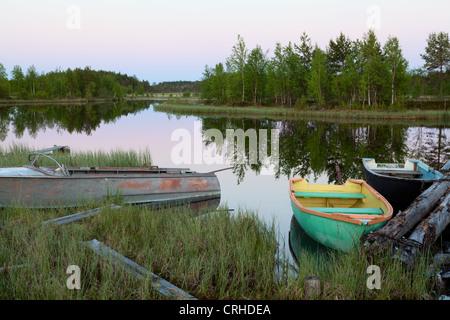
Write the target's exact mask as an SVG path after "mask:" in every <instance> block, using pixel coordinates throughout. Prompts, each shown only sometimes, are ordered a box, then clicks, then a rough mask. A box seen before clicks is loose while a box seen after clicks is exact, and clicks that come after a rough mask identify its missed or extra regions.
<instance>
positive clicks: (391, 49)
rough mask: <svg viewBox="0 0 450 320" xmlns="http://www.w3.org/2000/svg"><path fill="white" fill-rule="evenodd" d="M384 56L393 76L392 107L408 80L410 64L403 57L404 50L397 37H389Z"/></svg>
mask: <svg viewBox="0 0 450 320" xmlns="http://www.w3.org/2000/svg"><path fill="white" fill-rule="evenodd" d="M383 55H384V61H385V64H386V66H387V68H388V70H389V72H390V74H391V105H393V104H394V102H395V100H396V93H397V91H398V89H399V87H400V86H401V82H404V80H405V78H406V68H407V67H408V62H407V61H406V59H405V58H404V57H403V54H402V49H401V48H400V44H399V41H398V39H397V38H396V37H391V36H389V37H388V40H387V41H386V43H385V45H384V47H383Z"/></svg>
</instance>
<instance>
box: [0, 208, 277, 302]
mask: <svg viewBox="0 0 450 320" xmlns="http://www.w3.org/2000/svg"><path fill="white" fill-rule="evenodd" d="M3 210H4V211H5V210H6V209H3ZM15 210H18V211H19V212H18V213H16V214H12V215H7V216H6V217H5V216H4V215H2V217H3V219H2V220H3V221H2V223H3V225H4V228H3V229H2V230H1V231H0V265H1V266H3V267H5V266H12V265H22V264H24V265H27V266H28V267H24V268H19V269H11V270H8V271H6V272H3V274H2V273H0V298H1V299H161V298H164V297H161V296H159V295H158V294H156V293H155V292H154V291H153V290H152V288H151V286H150V282H149V281H138V280H137V279H135V278H134V277H133V276H131V275H129V274H127V273H125V272H124V271H122V270H121V269H120V268H118V267H115V266H112V265H110V264H109V263H108V262H107V261H105V260H102V259H101V258H99V257H98V256H96V255H95V254H93V253H92V252H91V251H90V250H89V249H87V248H86V247H84V246H82V245H81V244H80V243H81V241H86V240H90V239H94V238H95V239H99V240H100V241H101V242H103V243H104V244H106V245H107V246H109V247H110V248H112V249H114V250H115V251H117V252H120V253H121V254H122V255H124V256H126V257H127V258H129V259H131V260H133V261H135V262H136V263H138V264H140V265H141V266H143V267H145V268H146V269H148V270H151V271H152V272H153V273H156V274H158V275H159V276H161V277H163V278H164V279H166V280H168V281H169V282H171V283H173V284H175V285H177V286H179V287H181V288H182V289H183V290H185V291H187V292H189V293H190V294H192V295H194V296H196V297H197V298H201V299H211V298H213V299H239V298H240V299H243V298H254V297H256V296H258V297H261V298H270V297H271V296H272V295H273V294H274V293H275V292H276V288H277V284H276V282H275V281H274V279H273V278H272V277H270V275H271V274H274V273H275V270H274V268H276V267H277V257H276V256H277V255H276V252H277V248H278V244H277V241H276V231H275V227H274V225H267V224H265V223H263V222H262V221H260V220H259V219H258V218H257V217H256V216H255V214H254V213H252V212H238V213H237V214H233V215H232V216H230V215H229V214H228V213H223V212H222V213H216V214H212V215H210V216H207V217H205V218H203V219H195V217H194V216H195V213H194V212H192V211H190V210H188V209H186V208H181V207H180V208H172V209H169V208H167V209H164V210H153V209H151V208H149V207H124V208H123V209H122V210H116V211H109V212H107V211H105V212H103V213H102V214H100V215H98V216H95V217H92V218H90V219H88V220H86V221H83V222H81V223H75V224H71V225H67V226H63V227H55V226H52V225H43V224H42V223H41V222H42V221H44V220H45V219H47V218H48V214H43V213H42V211H36V210H31V209H20V208H16V209H15ZM51 211H53V215H54V216H60V215H61V214H62V213H64V212H61V209H53V210H51ZM69 265H77V266H79V267H80V269H81V289H80V290H69V289H68V288H67V286H66V280H67V279H68V277H69V275H68V274H66V270H67V268H68V266H69ZM268 275H269V276H268Z"/></svg>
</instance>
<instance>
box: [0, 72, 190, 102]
mask: <svg viewBox="0 0 450 320" xmlns="http://www.w3.org/2000/svg"><path fill="white" fill-rule="evenodd" d="M186 91H189V92H199V81H169V82H160V83H153V84H150V83H149V82H148V81H147V80H139V79H138V78H137V77H136V76H128V75H127V74H121V73H116V72H112V71H103V70H100V71H96V70H92V69H91V68H90V67H85V68H84V69H82V68H75V69H73V70H72V69H70V68H68V69H67V70H62V69H61V68H57V69H56V70H55V71H51V72H48V73H44V72H41V73H39V72H38V71H37V70H36V67H35V66H34V65H31V66H30V67H28V68H27V69H26V70H25V71H24V70H23V69H22V68H21V67H20V66H19V65H16V66H14V67H13V69H12V71H11V72H10V74H9V75H8V73H7V72H6V69H5V67H4V66H3V65H2V64H1V63H0V99H12V98H13V99H66V98H69V99H72V98H85V99H92V98H103V99H117V100H120V99H122V98H124V97H125V96H126V95H130V94H135V95H148V96H151V95H152V94H153V93H172V92H175V93H178V92H186Z"/></svg>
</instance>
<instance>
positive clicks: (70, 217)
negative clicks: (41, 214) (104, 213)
mask: <svg viewBox="0 0 450 320" xmlns="http://www.w3.org/2000/svg"><path fill="white" fill-rule="evenodd" d="M106 208H108V209H111V210H116V209H120V208H122V207H121V206H118V205H115V204H112V205H110V206H108V207H100V208H95V209H91V210H87V211H82V212H78V213H74V214H71V215H68V216H64V217H60V218H56V219H52V220H47V221H44V222H43V224H54V225H56V226H61V225H64V224H69V223H73V222H76V221H79V220H81V219H85V218H88V217H92V216H95V215H97V214H99V213H100V210H101V209H106Z"/></svg>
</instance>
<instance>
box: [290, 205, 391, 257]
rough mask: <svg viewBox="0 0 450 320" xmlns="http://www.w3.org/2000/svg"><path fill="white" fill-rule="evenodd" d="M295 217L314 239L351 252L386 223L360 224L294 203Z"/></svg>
mask: <svg viewBox="0 0 450 320" xmlns="http://www.w3.org/2000/svg"><path fill="white" fill-rule="evenodd" d="M292 210H293V213H294V217H295V219H296V220H297V222H298V223H299V224H300V226H301V227H302V228H303V230H305V232H306V233H307V234H308V236H310V237H311V238H312V239H314V240H315V241H317V242H318V243H320V244H322V245H324V246H326V247H328V248H332V249H335V250H339V251H343V252H349V251H351V250H353V249H355V248H357V247H359V243H360V240H361V238H362V237H364V236H365V235H367V234H368V233H369V232H371V231H375V230H376V229H378V228H381V227H382V226H384V225H385V224H386V222H387V221H384V222H380V223H377V224H372V225H364V224H363V225H358V224H354V223H349V222H346V221H339V220H335V219H329V218H325V217H321V216H317V215H312V214H310V213H308V212H304V211H302V210H300V209H299V208H297V206H295V205H294V204H293V203H292Z"/></svg>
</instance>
